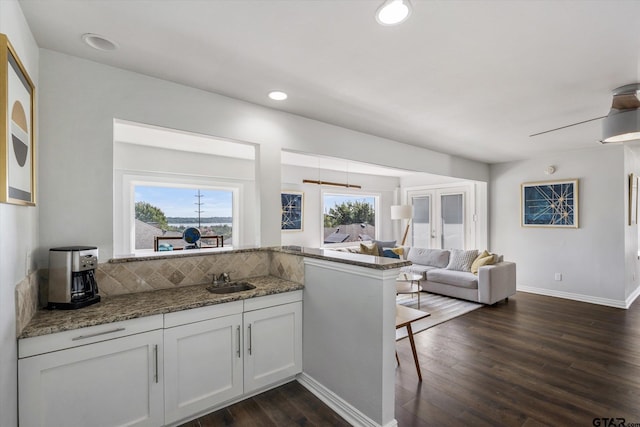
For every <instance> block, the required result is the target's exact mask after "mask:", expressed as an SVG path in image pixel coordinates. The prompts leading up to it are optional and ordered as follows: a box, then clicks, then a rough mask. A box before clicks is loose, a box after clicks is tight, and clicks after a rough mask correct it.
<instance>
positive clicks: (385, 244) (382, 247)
mask: <svg viewBox="0 0 640 427" xmlns="http://www.w3.org/2000/svg"><path fill="white" fill-rule="evenodd" d="M373 243H375V244H376V245H377V246H378V252H379V253H380V255H378V256H384V250H385V249H390V248H395V247H396V241H395V240H390V241H388V242H383V241H382V240H373Z"/></svg>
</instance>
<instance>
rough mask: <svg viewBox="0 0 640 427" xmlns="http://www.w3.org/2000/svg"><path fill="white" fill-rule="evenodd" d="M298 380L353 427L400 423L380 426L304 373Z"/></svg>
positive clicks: (395, 425)
mask: <svg viewBox="0 0 640 427" xmlns="http://www.w3.org/2000/svg"><path fill="white" fill-rule="evenodd" d="M296 379H297V381H298V382H299V383H300V384H302V386H303V387H304V388H306V389H307V390H309V391H310V392H311V393H313V394H314V395H315V396H316V397H317V398H318V399H320V400H321V401H323V402H324V403H325V404H326V405H327V406H328V407H330V408H331V409H332V410H333V411H335V412H336V413H337V414H338V415H340V416H341V417H342V418H344V419H345V420H346V421H347V422H348V423H349V424H351V425H353V426H357V427H359V426H362V427H398V422H397V421H396V420H395V419H394V420H393V421H390V422H388V423H387V424H384V425H382V424H378V423H377V422H375V421H373V420H372V419H371V418H369V417H367V416H366V415H365V414H363V413H362V412H360V411H359V410H358V409H356V408H355V407H353V406H352V405H350V404H349V403H348V402H346V401H345V400H344V399H342V398H341V397H339V396H337V395H336V394H335V393H334V392H332V391H331V390H329V389H328V388H326V387H325V386H323V385H322V384H320V383H319V382H318V381H316V380H315V379H313V378H312V377H310V376H309V375H307V374H305V373H304V372H303V373H301V374H300V375H298V377H297V378H296Z"/></svg>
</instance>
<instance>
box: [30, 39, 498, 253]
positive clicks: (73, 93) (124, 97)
mask: <svg viewBox="0 0 640 427" xmlns="http://www.w3.org/2000/svg"><path fill="white" fill-rule="evenodd" d="M40 62H41V81H40V87H41V89H40V99H41V111H43V114H42V115H41V121H40V135H41V136H42V138H41V150H42V153H41V156H40V157H41V159H42V161H41V164H40V173H41V178H42V183H41V187H42V188H41V190H42V191H41V204H40V206H41V208H42V210H43V212H46V213H47V214H46V215H43V216H42V218H41V220H40V227H41V230H42V231H41V233H40V240H41V241H40V243H41V246H42V248H43V250H42V251H41V253H42V255H41V257H40V262H44V261H45V253H46V249H47V248H49V247H52V246H58V245H59V244H60V243H61V242H63V241H67V240H69V238H70V237H69V236H70V235H73V236H74V237H75V239H76V240H77V241H76V244H94V245H97V246H98V247H99V249H100V258H101V260H104V259H106V258H110V257H111V256H112V254H113V247H112V245H113V237H112V234H113V232H112V224H113V218H112V217H113V209H112V206H113V202H112V195H113V194H112V193H113V189H112V187H113V165H112V162H111V160H110V159H112V158H113V119H114V118H118V119H122V120H127V121H133V122H139V123H146V124H151V125H157V126H163V127H168V128H172V129H178V130H185V131H190V132H195V133H199V134H204V135H211V136H215V137H221V138H224V139H229V140H236V141H244V142H250V143H255V144H258V153H257V156H256V163H257V167H258V173H257V175H256V176H257V177H258V186H259V188H258V190H257V196H258V197H257V199H258V200H257V206H256V211H257V212H258V217H259V218H260V228H259V229H258V230H257V234H259V235H260V243H261V244H262V245H273V244H276V245H277V244H280V235H281V233H280V206H279V205H280V200H279V193H280V188H281V185H280V184H281V180H280V150H281V149H290V150H293V151H300V152H306V153H312V154H321V155H327V156H334V157H335V156H339V157H342V158H347V159H352V160H358V161H361V162H368V163H374V164H380V165H386V166H392V167H399V168H400V167H401V168H405V169H411V170H416V171H423V172H431V173H436V174H439V175H451V176H456V177H460V178H469V179H476V180H487V178H488V172H489V169H488V166H487V165H486V164H483V163H478V162H473V161H469V160H465V159H461V158H457V157H453V156H450V155H446V154H440V153H436V152H433V151H429V150H426V149H420V148H417V147H413V146H409V145H405V144H400V143H397V142H394V141H390V140H387V139H383V138H378V137H374V136H371V135H367V134H363V133H360V132H354V131H351V130H348V129H344V128H340V127H337V126H332V125H328V124H326V123H322V122H318V121H314V120H310V119H305V118H302V117H300V116H295V115H292V114H288V113H283V112H280V111H277V110H273V109H269V108H264V107H260V106H257V105H254V104H249V103H246V102H242V101H238V100H234V99H231V98H227V97H224V96H220V95H216V94H212V93H208V92H204V91H201V90H196V89H193V88H190V87H186V86H181V85H178V84H174V83H171V82H167V81H163V80H159V79H155V78H151V77H146V76H143V75H140V74H136V73H132V72H129V71H124V70H120V69H116V68H112V67H107V66H104V65H100V64H97V63H94V62H91V61H86V60H82V59H79V58H75V57H71V56H68V55H64V54H60V53H56V52H53V51H49V50H41V52H40ZM78 206H82V209H81V210H80V209H74V208H77V207H78ZM66 223H71V224H73V229H71V228H69V227H64V226H63V225H64V224H66Z"/></svg>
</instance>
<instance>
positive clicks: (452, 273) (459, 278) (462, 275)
mask: <svg viewBox="0 0 640 427" xmlns="http://www.w3.org/2000/svg"><path fill="white" fill-rule="evenodd" d="M427 280H428V281H430V282H438V283H444V284H446V285H452V286H459V287H461V288H467V289H478V276H476V275H475V274H472V273H469V272H466V271H456V270H447V269H442V268H437V269H433V270H429V271H427Z"/></svg>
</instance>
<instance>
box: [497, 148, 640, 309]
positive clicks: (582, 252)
mask: <svg viewBox="0 0 640 427" xmlns="http://www.w3.org/2000/svg"><path fill="white" fill-rule="evenodd" d="M549 165H555V166H556V168H557V172H556V173H555V174H554V175H551V176H549V175H545V174H544V170H545V168H546V167H547V166H549ZM567 178H578V179H579V180H580V182H579V225H580V228H578V229H553V228H525V227H521V226H520V184H521V183H523V182H531V181H545V180H550V179H554V180H555V179H567ZM626 179H627V178H626V172H625V151H624V148H623V147H622V146H620V145H614V146H606V147H598V148H596V149H593V150H585V151H574V152H567V153H564V154H558V155H554V156H549V157H547V158H541V159H533V160H527V161H521V162H510V163H503V164H496V165H492V166H491V181H490V188H489V192H490V211H489V216H490V242H489V246H490V249H491V250H492V251H495V252H498V253H501V254H504V257H505V259H506V260H510V261H515V262H516V263H517V286H518V289H521V290H527V291H532V292H538V293H542V294H547V295H553V296H559V297H567V298H572V299H577V300H582V301H587V302H593V303H599V304H605V305H612V306H618V307H624V306H625V305H626V303H625V298H626V296H627V293H628V291H627V288H631V287H633V286H632V285H631V284H628V283H627V282H628V276H629V274H627V273H626V270H625V259H626V254H625V250H626V249H625V233H630V232H632V230H631V228H630V227H628V226H626V225H625V224H626V222H625V221H626V213H625V212H626V210H625V208H626V206H627V205H626V204H625V198H626V185H625V180H626ZM628 250H631V249H628ZM635 251H636V252H637V234H636V246H635ZM555 273H562V281H555V280H554V274H555Z"/></svg>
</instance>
